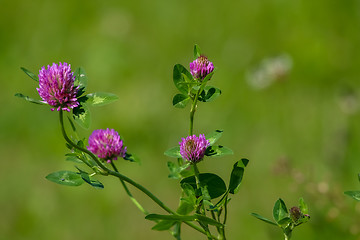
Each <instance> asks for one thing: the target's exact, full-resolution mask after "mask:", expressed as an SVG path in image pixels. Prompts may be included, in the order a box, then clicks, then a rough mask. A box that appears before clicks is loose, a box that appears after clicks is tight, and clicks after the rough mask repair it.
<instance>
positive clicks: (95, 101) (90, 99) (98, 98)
mask: <svg viewBox="0 0 360 240" xmlns="http://www.w3.org/2000/svg"><path fill="white" fill-rule="evenodd" d="M85 97H86V98H87V99H86V103H88V104H90V105H92V106H103V105H106V104H109V103H112V102H114V101H116V100H118V99H119V97H118V96H117V95H115V94H113V93H105V92H96V93H89V94H87V95H86V96H85Z"/></svg>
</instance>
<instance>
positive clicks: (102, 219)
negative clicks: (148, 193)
mask: <svg viewBox="0 0 360 240" xmlns="http://www.w3.org/2000/svg"><path fill="white" fill-rule="evenodd" d="M0 5H1V8H0V27H1V33H0V52H1V54H0V79H1V83H2V87H1V90H0V91H1V94H0V99H1V103H2V110H1V112H2V114H1V118H0V127H1V131H0V141H1V145H0V152H1V154H2V160H1V161H0V182H1V190H0V204H1V206H2V208H1V213H0V239H5V240H7V239H14V240H18V239H40V240H42V239H44V240H45V239H46V240H47V239H54V240H63V239H67V240H72V239H81V240H83V239H171V238H172V237H171V236H170V235H169V233H167V232H156V231H152V230H151V227H152V226H153V223H152V222H149V221H147V220H145V219H144V215H143V214H142V213H141V212H139V211H138V210H137V209H136V208H135V206H134V205H133V204H132V203H131V201H130V200H129V199H128V198H127V197H126V195H125V193H124V191H123V189H122V187H121V186H120V184H119V182H118V181H117V180H116V179H112V178H105V177H103V178H99V180H100V181H102V182H103V183H104V184H105V189H103V190H96V189H93V188H91V187H90V186H88V185H83V186H81V187H77V188H73V187H64V186H60V185H56V184H53V183H51V182H49V181H47V180H46V179H45V176H46V175H47V174H48V173H50V172H54V171H58V170H74V167H73V163H71V162H66V161H64V160H65V157H64V154H65V153H66V149H65V146H64V141H63V140H62V137H61V133H60V128H59V123H58V114H56V113H55V112H51V111H50V109H49V108H48V107H43V106H38V105H35V104H30V103H27V102H25V101H22V100H21V99H19V98H16V97H14V94H15V93H16V92H22V93H24V94H26V95H29V96H32V97H35V98H38V94H37V92H36V89H35V88H36V87H37V86H36V83H35V82H34V81H32V80H31V79H30V78H28V77H27V76H26V75H25V74H24V73H23V72H22V71H21V70H20V67H26V68H28V69H29V70H32V71H33V72H35V73H37V72H38V70H39V69H40V68H41V67H42V66H43V65H47V64H51V63H53V62H56V63H58V62H60V61H61V62H64V61H65V62H68V63H71V65H72V67H73V69H75V68H76V67H78V66H82V67H84V69H85V70H86V72H87V74H88V77H89V85H88V91H89V92H93V91H105V92H113V93H116V94H117V95H118V96H119V97H120V100H119V101H117V102H116V103H113V104H111V105H108V106H105V107H101V108H92V109H91V111H92V116H93V117H92V123H91V127H90V129H89V130H82V131H81V134H83V136H88V135H89V134H90V133H91V131H92V130H94V129H98V128H106V127H110V128H115V129H116V130H118V131H119V133H120V134H121V135H122V136H123V138H124V139H125V143H126V145H127V146H128V150H129V151H130V152H132V153H136V154H137V155H138V156H139V157H140V158H141V159H142V165H141V166H138V165H136V164H131V163H129V162H125V161H120V162H118V166H119V169H120V170H121V172H123V173H124V174H126V175H127V176H129V177H132V178H133V179H135V180H136V181H138V182H139V183H141V184H143V185H144V186H145V187H147V188H149V189H150V190H152V191H153V192H154V193H155V194H156V195H157V196H158V197H159V198H160V199H162V200H163V201H164V202H166V203H168V205H170V206H171V207H172V208H176V206H177V204H178V197H179V193H180V187H179V184H178V181H176V180H169V179H167V174H168V170H167V167H166V162H167V161H169V160H172V159H169V158H167V157H166V156H164V155H163V152H164V150H166V149H168V148H169V147H172V146H174V145H176V144H177V142H178V141H179V140H180V138H181V137H184V136H186V134H187V132H188V111H189V109H188V108H187V109H185V110H184V109H175V108H174V107H172V104H171V100H172V96H173V95H174V94H175V93H177V90H176V89H175V87H174V85H173V83H172V68H173V66H174V64H176V63H181V64H183V65H184V66H188V63H189V62H190V61H192V60H193V54H192V50H193V45H194V44H195V43H197V44H199V46H200V47H201V49H202V51H203V52H204V53H205V54H206V55H207V56H208V57H209V59H210V60H211V61H213V62H214V65H215V66H216V68H217V72H216V73H215V75H214V77H213V78H212V79H211V84H212V85H214V86H216V87H218V88H220V89H222V96H221V97H220V98H218V99H217V100H216V101H214V102H213V103H211V104H200V106H199V110H198V112H197V114H196V117H195V133H196V134H199V133H207V132H211V131H213V130H215V129H223V130H224V134H223V137H222V139H221V141H220V143H221V144H223V145H225V146H228V147H230V148H232V149H233V150H234V152H235V154H234V156H230V157H223V158H211V159H209V160H206V161H204V162H202V163H201V164H199V168H200V171H202V172H207V171H211V172H215V173H217V174H218V175H220V176H221V177H223V178H224V179H225V180H227V179H228V175H229V173H230V171H231V169H232V164H233V163H234V162H235V161H236V160H239V159H240V158H242V157H246V158H248V159H250V161H251V162H250V164H249V166H248V168H247V170H246V173H245V177H244V181H243V183H242V186H241V189H240V191H239V193H238V194H237V195H235V196H234V197H233V199H232V201H231V202H230V210H231V211H230V212H229V216H228V222H227V236H228V239H262V240H267V239H269V240H270V239H281V238H282V233H281V232H280V229H276V228H274V227H273V226H270V225H267V224H265V223H263V222H260V221H258V220H257V219H255V218H253V217H251V216H250V213H251V212H257V213H259V214H261V215H263V216H265V217H269V218H271V214H272V207H273V204H274V202H275V201H276V200H277V199H278V198H279V197H281V198H283V199H284V200H285V202H286V203H287V205H288V207H291V206H294V205H297V203H298V199H299V198H300V197H304V199H305V201H306V202H307V203H308V205H309V208H310V215H311V220H310V222H309V223H307V224H305V225H303V226H300V227H299V228H297V229H296V230H295V232H294V235H293V239H294V240H295V239H307V240H311V239H343V240H348V239H349V240H350V239H354V240H359V239H360V237H359V236H360V218H359V216H360V204H359V203H356V202H355V200H352V199H351V198H349V197H347V196H345V195H344V194H343V192H344V191H346V190H360V184H359V182H358V180H357V173H359V172H360V125H359V124H358V122H359V120H360V116H359V113H358V104H359V88H358V87H359V76H360V67H359V66H360V34H359V29H360V2H359V1H356V0H347V1H336V0H317V1H304V0H303V1H301V0H293V1H286V0H267V1H258V0H255V1H254V0H243V1H212V2H211V1H161V0H152V1H98V0H97V1H69V0H63V1H39V0H34V1H25V0H13V1H6V0H5V1H4V0H2V1H0ZM280 54H287V56H289V57H290V58H291V60H292V68H291V71H289V73H288V75H287V76H286V77H285V78H282V81H278V79H277V80H276V81H273V82H272V83H271V84H270V85H269V86H268V87H266V88H262V89H258V88H254V87H252V85H251V84H249V81H250V82H251V79H250V80H248V77H247V76H248V75H249V71H250V72H251V71H254V70H253V69H255V68H257V67H258V66H260V68H261V66H262V65H261V63H262V61H263V59H265V58H269V57H273V56H278V55H280ZM260 70H261V69H260ZM131 189H132V188H131ZM132 190H133V193H134V195H135V196H136V197H138V198H139V201H140V202H141V203H143V205H144V206H145V207H146V208H147V209H148V210H149V211H150V212H154V213H164V212H163V211H162V210H161V209H159V208H158V207H157V206H155V205H154V204H153V203H152V202H151V201H149V200H148V199H147V198H145V197H144V195H143V194H141V193H139V192H138V191H136V190H135V189H132ZM183 230H184V231H183V239H204V237H203V236H202V235H201V234H198V233H197V232H195V231H193V230H192V229H189V228H187V227H184V229H183Z"/></svg>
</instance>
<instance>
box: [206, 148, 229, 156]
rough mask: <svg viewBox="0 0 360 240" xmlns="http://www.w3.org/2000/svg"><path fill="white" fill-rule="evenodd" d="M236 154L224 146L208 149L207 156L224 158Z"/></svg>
mask: <svg viewBox="0 0 360 240" xmlns="http://www.w3.org/2000/svg"><path fill="white" fill-rule="evenodd" d="M229 154H234V152H233V151H232V150H231V149H229V148H227V147H224V146H221V145H219V146H209V147H207V148H206V151H205V155H206V156H209V157H216V156H223V155H229Z"/></svg>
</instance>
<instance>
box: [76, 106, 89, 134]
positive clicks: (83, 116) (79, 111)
mask: <svg viewBox="0 0 360 240" xmlns="http://www.w3.org/2000/svg"><path fill="white" fill-rule="evenodd" d="M73 118H74V120H75V122H76V123H77V124H79V125H80V126H81V127H83V128H85V129H88V128H89V127H90V121H91V118H90V110H89V108H88V107H87V106H86V105H85V104H83V105H80V106H78V107H76V108H74V109H73Z"/></svg>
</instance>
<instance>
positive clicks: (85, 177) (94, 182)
mask: <svg viewBox="0 0 360 240" xmlns="http://www.w3.org/2000/svg"><path fill="white" fill-rule="evenodd" d="M76 168H77V169H78V170H79V172H80V176H81V178H82V179H83V180H84V181H85V182H86V183H88V184H90V185H91V186H92V187H94V188H100V189H102V188H104V185H103V184H102V183H101V182H99V181H98V180H96V179H93V178H92V177H91V176H90V175H89V174H88V173H87V172H85V171H83V170H81V169H80V168H78V167H76Z"/></svg>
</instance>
